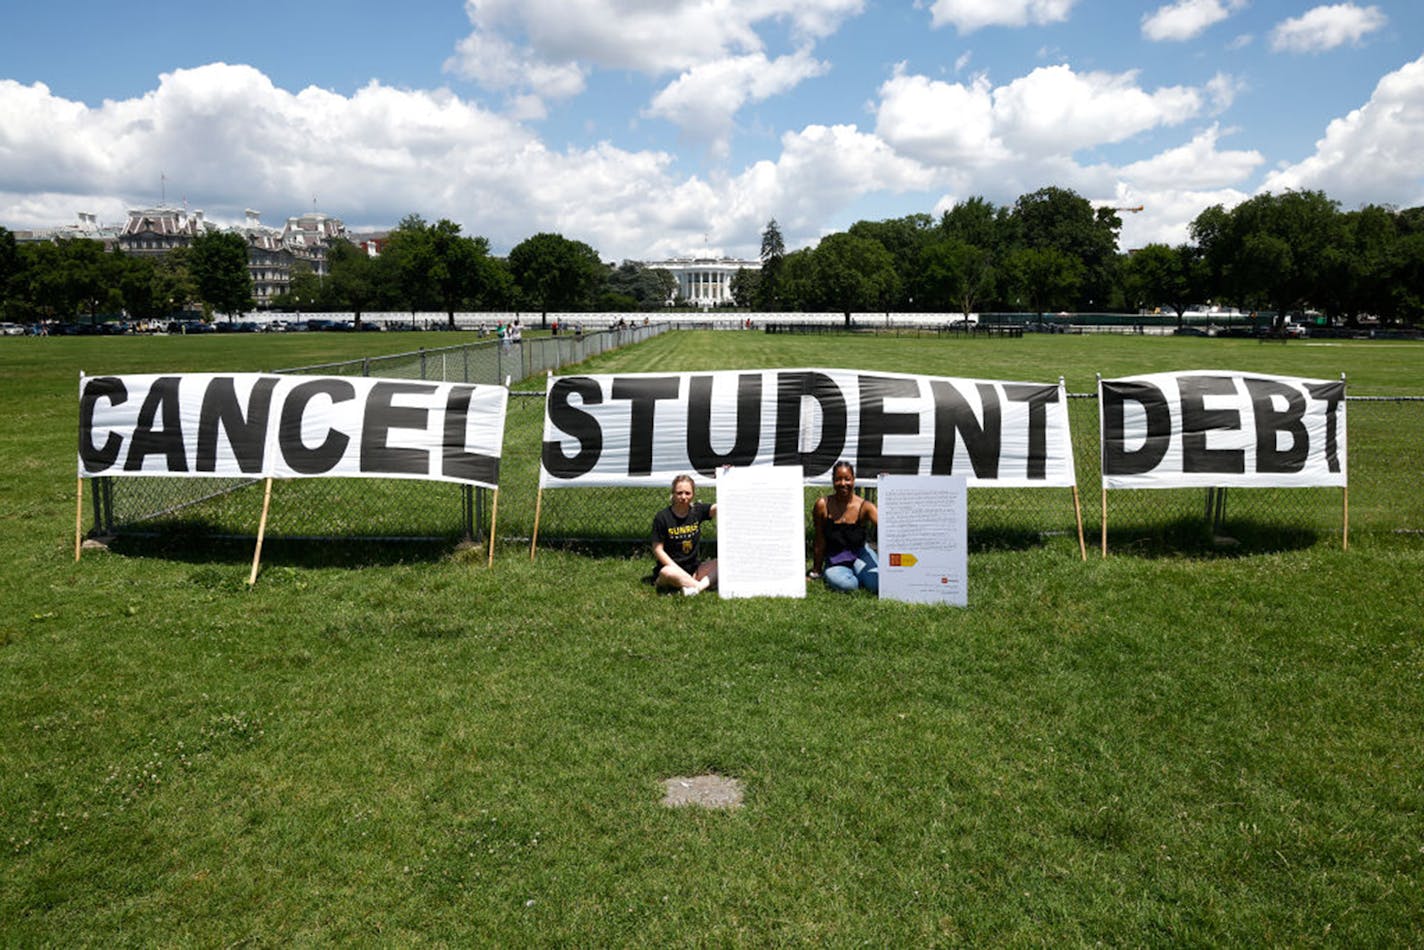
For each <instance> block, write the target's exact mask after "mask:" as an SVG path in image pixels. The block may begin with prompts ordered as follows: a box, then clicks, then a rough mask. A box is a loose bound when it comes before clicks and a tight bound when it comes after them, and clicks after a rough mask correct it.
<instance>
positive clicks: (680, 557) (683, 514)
mask: <svg viewBox="0 0 1424 950" xmlns="http://www.w3.org/2000/svg"><path fill="white" fill-rule="evenodd" d="M696 493H697V485H696V483H694V482H693V480H692V476H691V475H679V476H677V478H674V479H673V480H672V500H671V502H670V503H669V504H668V506H667V507H666V508H664V509H663V510H662V511H660V512H658V513H657V514H656V515H655V516H654V517H653V585H654V586H655V587H657V589H658V590H659V591H663V592H667V593H670V592H672V591H676V590H680V591H682V592H683V593H684V594H686V595H688V596H691V595H693V594H700V593H702V592H703V591H704V590H707V589H708V588H713V587H716V586H717V562H716V560H711V561H700V560H698V549H699V545H700V542H701V540H702V522H704V521H711V520H712V519H713V518H715V517H717V506H716V505H709V504H706V503H705V502H700V501H696V500H694V496H695V495H696Z"/></svg>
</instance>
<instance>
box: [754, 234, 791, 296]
mask: <svg viewBox="0 0 1424 950" xmlns="http://www.w3.org/2000/svg"><path fill="white" fill-rule="evenodd" d="M785 258H786V242H785V241H783V240H782V238H781V227H780V226H779V225H778V224H777V223H776V219H775V218H772V219H771V220H770V221H768V222H767V223H766V227H765V228H764V229H763V230H762V232H761V279H760V280H759V281H758V282H757V294H756V306H757V309H758V310H780V309H782V305H783V301H782V291H781V264H782V261H783V260H785Z"/></svg>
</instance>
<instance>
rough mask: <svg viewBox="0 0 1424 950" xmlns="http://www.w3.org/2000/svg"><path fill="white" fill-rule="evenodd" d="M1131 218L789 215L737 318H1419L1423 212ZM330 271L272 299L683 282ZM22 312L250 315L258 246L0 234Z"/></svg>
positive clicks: (1315, 208) (14, 311)
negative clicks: (831, 220) (793, 246)
mask: <svg viewBox="0 0 1424 950" xmlns="http://www.w3.org/2000/svg"><path fill="white" fill-rule="evenodd" d="M1121 227H1122V219H1121V218H1120V217H1119V216H1118V212H1117V209H1111V208H1094V207H1093V206H1092V205H1091V204H1090V203H1089V202H1088V201H1087V200H1086V199H1084V198H1083V197H1081V196H1080V195H1078V194H1076V193H1075V192H1073V191H1071V190H1068V189H1064V188H1057V187H1048V188H1042V189H1040V190H1038V191H1035V192H1032V193H1031V194H1026V195H1023V196H1021V197H1020V198H1018V200H1017V201H1015V202H1014V203H1013V204H1012V205H1002V206H1001V205H996V204H994V203H993V202H991V201H989V200H987V199H985V198H982V197H974V198H970V199H968V200H966V201H962V202H960V203H959V204H957V205H955V206H954V207H953V208H952V209H950V210H949V211H946V212H944V213H943V214H942V215H940V216H939V218H938V219H935V218H934V217H933V216H931V215H929V214H911V215H908V216H906V217H902V218H894V219H887V220H882V221H857V222H856V223H855V224H853V225H851V227H850V228H849V229H847V230H846V231H844V232H842V233H838V234H832V235H829V236H828V237H826V238H824V239H823V240H821V241H820V243H819V244H817V245H816V246H815V247H812V248H805V249H801V250H796V251H791V252H787V250H786V248H785V244H784V241H783V238H782V235H781V231H780V228H779V226H778V225H777V222H776V221H775V220H774V219H773V220H771V221H769V222H768V223H767V225H766V228H765V230H764V231H763V233H762V242H761V265H762V266H761V268H760V269H759V270H755V269H744V270H742V271H740V272H739V273H738V274H737V275H736V276H735V278H734V279H733V281H732V286H731V290H732V293H733V297H734V299H735V303H736V305H737V306H739V307H742V308H747V309H754V310H762V311H836V312H867V311H887V312H888V311H908V312H915V311H922V312H923V311H928V312H941V311H946V312H964V313H972V312H1001V311H1012V312H1024V311H1028V312H1036V313H1040V314H1041V313H1045V312H1049V311H1058V310H1073V311H1079V312H1117V313H1123V312H1126V313H1138V312H1141V311H1142V310H1144V309H1145V310H1152V309H1156V308H1164V309H1167V310H1170V311H1172V312H1175V313H1176V315H1177V316H1178V318H1179V319H1180V318H1181V316H1182V314H1183V312H1184V311H1185V310H1186V309H1188V308H1189V307H1190V306H1192V305H1193V304H1203V303H1217V304H1222V305H1229V306H1235V307H1239V308H1241V309H1242V310H1263V311H1274V312H1276V313H1287V312H1291V311H1296V310H1303V309H1307V308H1309V309H1315V310H1319V311H1322V312H1324V313H1326V314H1327V315H1329V316H1331V317H1333V318H1335V319H1337V320H1339V321H1340V322H1345V323H1354V322H1356V321H1358V320H1359V319H1360V318H1361V317H1365V316H1372V317H1378V318H1380V319H1383V320H1385V321H1390V322H1401V323H1408V324H1413V323H1418V322H1421V321H1424V208H1410V209H1406V210H1398V209H1394V208H1390V207H1385V206H1380V205H1368V206H1365V207H1362V208H1359V209H1357V210H1354V211H1342V210H1341V208H1340V206H1339V203H1338V202H1336V201H1334V200H1332V199H1330V198H1328V197H1327V196H1326V195H1325V194H1323V193H1322V192H1318V191H1287V192H1284V193H1281V194H1271V193H1266V194H1262V195H1258V196H1256V197H1254V198H1251V199H1249V200H1247V201H1245V202H1242V203H1241V204H1239V205H1236V206H1235V207H1233V208H1231V209H1226V208H1224V207H1223V206H1221V205H1214V206H1212V207H1210V208H1207V209H1206V210H1204V211H1202V212H1201V214H1199V215H1198V216H1197V217H1196V218H1195V219H1194V220H1193V221H1192V222H1191V225H1190V228H1189V234H1190V240H1189V241H1187V242H1185V243H1183V244H1179V245H1166V244H1149V245H1147V246H1146V247H1143V248H1140V249H1137V250H1134V251H1132V252H1130V253H1127V254H1123V253H1120V252H1118V250H1117V245H1118V232H1119V230H1120V229H1121ZM327 263H328V273H327V275H326V276H324V277H323V276H318V275H317V274H316V273H314V272H313V271H312V270H311V269H310V268H309V267H307V266H306V265H305V264H304V263H303V262H300V261H298V262H297V263H296V264H295V265H294V266H293V269H292V273H291V279H290V282H289V285H288V289H287V290H286V291H285V292H284V293H283V294H281V295H280V296H279V297H278V298H277V299H275V300H273V301H272V305H273V306H274V307H277V308H281V309H293V310H343V311H351V312H353V313H355V314H356V317H357V320H358V321H359V320H360V316H361V314H363V313H366V312H370V311H376V310H379V311H395V310H409V311H412V312H414V311H442V312H444V313H446V314H447V315H448V316H449V319H450V321H451V323H452V324H453V322H454V314H455V313H456V312H457V311H480V310H492V311H502V310H521V311H539V312H548V311H561V312H567V311H575V312H576V311H589V310H600V311H635V310H651V309H660V308H662V307H664V306H666V305H667V303H668V301H669V300H674V297H675V292H676V287H677V282H676V279H675V278H674V277H673V275H672V274H671V273H669V272H668V271H666V270H661V269H658V268H649V267H645V266H644V265H642V264H639V263H637V262H635V261H624V262H622V263H621V264H618V265H613V264H608V263H604V262H603V261H602V260H601V259H600V257H599V255H598V252H597V251H596V250H595V249H594V248H592V247H590V246H589V245H588V244H585V243H583V242H581V241H573V240H570V239H568V238H565V237H563V236H562V235H559V234H552V233H540V234H535V235H533V236H532V237H530V238H527V239H526V240H524V241H522V242H520V243H519V244H518V245H516V246H515V247H514V248H513V249H512V250H511V251H510V253H509V254H508V255H507V256H505V257H497V256H495V255H493V254H491V253H490V248H489V241H488V240H487V239H486V238H483V237H478V236H471V235H465V234H462V233H461V229H460V225H458V224H456V223H454V222H452V221H450V220H448V219H441V220H439V221H436V222H434V223H430V222H427V221H425V220H424V219H423V218H421V217H420V216H419V215H410V216H408V217H406V218H405V219H404V220H402V221H401V222H400V224H399V226H398V227H396V228H395V229H394V230H393V231H391V232H390V234H389V235H388V236H387V238H386V240H385V242H384V244H383V246H382V248H381V253H380V254H379V255H378V256H370V255H368V254H367V252H366V251H365V249H363V248H361V247H358V246H356V245H353V244H351V243H349V242H347V241H340V240H338V241H335V242H333V243H332V244H331V245H330V246H329V248H328V250H327ZM0 292H3V294H4V299H3V309H4V312H5V315H6V317H7V319H11V320H18V321H22V322H29V321H34V320H39V319H72V318H73V317H75V316H77V315H82V314H87V315H91V316H93V315H98V314H109V313H116V312H119V311H121V310H122V311H124V312H126V313H127V314H129V315H130V316H131V317H133V318H136V319H144V318H161V317H164V316H167V315H169V314H171V313H174V312H176V311H179V310H183V309H185V308H189V307H192V306H194V305H195V304H198V305H201V306H202V307H203V308H204V309H205V310H207V311H208V312H211V313H217V314H236V313H240V312H242V311H244V310H247V309H250V308H251V306H252V284H251V279H250V277H249V274H248V269H247V252H246V241H245V239H244V238H243V237H242V236H241V235H240V234H237V233H235V232H214V233H210V234H206V235H203V236H201V237H199V238H197V239H196V240H195V241H194V242H193V243H192V245H191V246H189V247H187V248H181V249H177V250H175V251H172V252H170V253H168V254H167V255H165V256H163V257H158V258H154V257H139V256H132V255H125V254H122V253H105V252H104V250H103V247H102V245H101V244H100V243H99V242H97V241H89V240H83V239H70V240H64V241H59V242H33V243H23V244H17V243H16V241H15V239H14V236H13V235H12V234H11V233H10V232H8V231H6V230H5V229H3V228H0Z"/></svg>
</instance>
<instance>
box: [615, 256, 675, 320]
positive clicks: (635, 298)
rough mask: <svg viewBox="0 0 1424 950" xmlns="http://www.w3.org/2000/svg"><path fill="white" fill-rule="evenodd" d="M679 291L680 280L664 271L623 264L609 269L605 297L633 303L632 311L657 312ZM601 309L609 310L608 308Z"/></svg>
mask: <svg viewBox="0 0 1424 950" xmlns="http://www.w3.org/2000/svg"><path fill="white" fill-rule="evenodd" d="M676 290H677V278H676V277H674V276H673V275H672V272H671V271H669V270H666V269H664V268H661V267H644V266H643V265H642V264H640V263H638V262H637V261H624V262H623V263H621V264H619V265H618V266H617V267H611V268H609V269H608V276H607V278H606V279H605V286H604V291H605V294H612V295H614V296H617V297H623V298H625V299H627V300H631V301H632V304H631V305H629V306H627V307H626V309H630V310H657V309H659V308H661V307H663V306H664V305H665V304H666V303H667V302H668V300H670V299H671V298H672V295H673V293H674V292H675V291H676ZM600 309H602V310H607V309H608V307H607V306H606V305H600Z"/></svg>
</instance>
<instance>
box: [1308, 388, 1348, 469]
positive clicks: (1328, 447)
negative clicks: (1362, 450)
mask: <svg viewBox="0 0 1424 950" xmlns="http://www.w3.org/2000/svg"><path fill="white" fill-rule="evenodd" d="M1306 388H1308V389H1309V390H1310V398H1312V399H1318V400H1320V401H1321V402H1323V403H1325V464H1326V465H1327V466H1329V468H1330V471H1332V472H1338V471H1340V423H1339V419H1338V413H1339V410H1340V403H1342V402H1344V401H1345V383H1344V381H1343V380H1342V381H1341V382H1338V383H1325V384H1323V385H1318V386H1308V387H1306Z"/></svg>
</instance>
